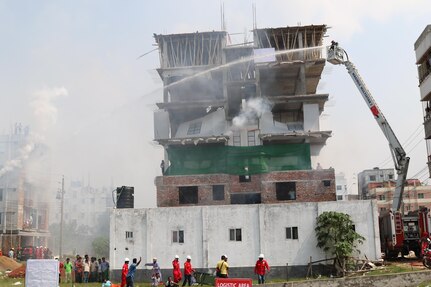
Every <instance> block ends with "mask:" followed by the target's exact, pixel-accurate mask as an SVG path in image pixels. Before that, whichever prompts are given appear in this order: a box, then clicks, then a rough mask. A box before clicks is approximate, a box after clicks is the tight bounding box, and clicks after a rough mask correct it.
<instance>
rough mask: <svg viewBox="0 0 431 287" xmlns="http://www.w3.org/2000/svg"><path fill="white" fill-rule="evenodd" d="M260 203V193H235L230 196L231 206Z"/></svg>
mask: <svg viewBox="0 0 431 287" xmlns="http://www.w3.org/2000/svg"><path fill="white" fill-rule="evenodd" d="M261 202H262V199H261V195H260V193H237V194H231V196H230V203H231V204H258V203H261Z"/></svg>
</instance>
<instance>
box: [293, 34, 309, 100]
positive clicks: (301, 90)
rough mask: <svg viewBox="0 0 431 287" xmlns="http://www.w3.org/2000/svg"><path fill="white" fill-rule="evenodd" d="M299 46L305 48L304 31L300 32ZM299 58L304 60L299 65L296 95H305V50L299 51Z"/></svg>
mask: <svg viewBox="0 0 431 287" xmlns="http://www.w3.org/2000/svg"><path fill="white" fill-rule="evenodd" d="M298 48H304V45H303V40H302V32H299V33H298ZM299 54H300V56H299V60H302V61H303V63H302V64H301V66H300V67H299V73H298V78H297V79H296V87H295V94H296V95H305V94H306V93H307V86H306V83H305V53H304V52H303V51H301V52H299Z"/></svg>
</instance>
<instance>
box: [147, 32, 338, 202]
mask: <svg viewBox="0 0 431 287" xmlns="http://www.w3.org/2000/svg"><path fill="white" fill-rule="evenodd" d="M325 33H326V26H325V25H316V26H314V25H313V26H298V27H283V28H269V29H255V30H253V35H254V43H253V44H252V45H229V44H228V43H229V37H228V34H227V32H224V31H222V32H220V31H214V32H203V33H200V32H196V33H188V34H173V35H154V37H155V40H156V43H157V44H158V46H159V52H160V69H158V72H159V75H160V77H161V79H162V80H163V84H164V92H163V102H161V103H158V104H157V106H158V107H159V110H157V111H156V112H155V114H154V124H155V128H154V131H155V141H157V142H158V143H159V144H161V145H162V146H163V147H164V149H165V158H164V161H163V162H162V164H161V167H162V170H163V176H159V177H157V178H156V186H157V205H158V206H159V207H164V206H179V205H181V206H182V205H225V204H256V203H280V202H317V201H333V200H336V193H335V175H334V170H333V169H321V168H316V166H317V161H316V160H315V157H316V156H318V154H319V152H320V150H321V148H322V147H323V146H324V145H325V143H326V140H327V139H328V138H329V137H330V136H331V131H321V130H320V124H319V120H320V115H321V113H322V111H323V110H324V105H325V103H326V101H327V100H328V94H316V90H317V85H318V83H319V80H320V77H321V73H322V71H323V68H324V66H325V58H324V57H323V56H322V54H321V49H317V48H316V49H313V47H319V46H321V45H322V40H323V37H324V35H325ZM302 48H306V49H302ZM312 167H314V169H313V168H312Z"/></svg>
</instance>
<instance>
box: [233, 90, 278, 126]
mask: <svg viewBox="0 0 431 287" xmlns="http://www.w3.org/2000/svg"><path fill="white" fill-rule="evenodd" d="M271 108H272V103H271V102H270V101H269V100H268V99H266V98H252V99H249V100H243V101H242V106H241V111H240V113H239V115H237V116H236V117H234V118H233V120H232V129H234V130H238V129H242V128H244V127H245V126H247V125H250V124H254V123H256V121H257V120H258V119H259V118H260V117H261V116H262V114H264V113H266V112H271Z"/></svg>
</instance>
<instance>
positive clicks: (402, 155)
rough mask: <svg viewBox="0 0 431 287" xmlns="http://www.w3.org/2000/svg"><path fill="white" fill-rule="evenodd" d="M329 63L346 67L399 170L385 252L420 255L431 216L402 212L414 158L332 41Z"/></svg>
mask: <svg viewBox="0 0 431 287" xmlns="http://www.w3.org/2000/svg"><path fill="white" fill-rule="evenodd" d="M327 61H328V62H330V63H331V64H334V65H344V66H345V67H346V69H347V71H348V73H349V75H350V76H351V78H352V80H353V82H354V83H355V85H356V87H357V88H358V90H359V92H360V93H361V95H362V97H363V98H364V100H365V103H366V104H367V105H368V108H369V109H370V110H371V113H372V114H373V116H374V119H375V120H376V122H377V124H378V125H379V127H380V129H381V130H382V132H383V134H384V135H385V137H386V139H387V141H388V143H389V149H390V152H391V155H392V159H393V161H394V164H395V169H396V171H397V180H396V186H395V191H394V195H393V202H392V209H391V210H390V211H388V212H380V216H379V229H380V242H381V248H382V251H383V252H384V253H385V254H386V256H387V257H388V258H389V257H397V256H398V253H399V252H401V253H402V254H404V255H406V254H408V253H409V251H411V250H413V251H415V253H416V255H419V254H420V246H419V239H421V236H422V234H426V233H430V230H431V224H430V222H431V220H430V213H429V212H428V211H427V210H420V211H416V212H414V213H409V214H408V215H403V213H402V212H401V211H400V208H401V204H402V198H403V193H404V185H405V182H406V179H407V171H408V168H409V162H410V158H409V157H407V155H406V152H405V151H404V149H403V147H402V146H401V144H400V142H399V140H398V139H397V137H396V136H395V133H394V131H393V130H392V128H391V126H390V125H389V123H388V121H387V120H386V118H385V116H384V115H383V113H382V112H381V110H380V109H379V107H378V105H377V103H376V101H375V100H374V98H373V97H372V96H371V93H370V91H369V90H368V88H367V86H366V85H365V83H364V81H363V80H362V78H361V76H360V75H359V72H358V70H357V69H356V67H355V66H354V65H353V63H352V62H350V60H349V56H348V54H347V53H346V51H345V50H343V49H342V48H340V47H339V46H338V43H337V42H334V41H332V44H331V46H329V47H327Z"/></svg>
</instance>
